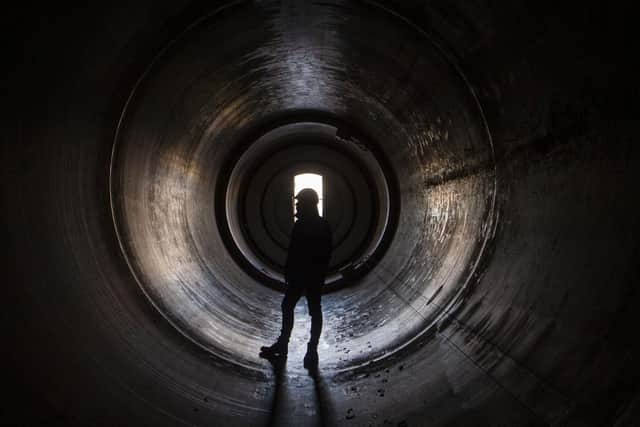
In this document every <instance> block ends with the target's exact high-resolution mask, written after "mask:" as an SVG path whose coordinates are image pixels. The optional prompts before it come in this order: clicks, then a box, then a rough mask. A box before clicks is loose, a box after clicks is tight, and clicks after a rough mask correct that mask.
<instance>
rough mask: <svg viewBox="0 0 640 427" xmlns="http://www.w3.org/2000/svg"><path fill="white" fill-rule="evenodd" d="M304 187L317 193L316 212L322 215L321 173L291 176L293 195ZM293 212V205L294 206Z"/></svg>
mask: <svg viewBox="0 0 640 427" xmlns="http://www.w3.org/2000/svg"><path fill="white" fill-rule="evenodd" d="M305 188H311V189H312V190H314V191H315V192H316V193H318V199H320V201H319V202H318V213H319V214H320V216H322V213H323V210H322V199H323V195H322V175H318V174H315V173H301V174H300V175H296V176H295V177H293V194H294V196H295V195H296V194H298V193H299V192H300V190H303V189H305ZM294 213H295V207H294Z"/></svg>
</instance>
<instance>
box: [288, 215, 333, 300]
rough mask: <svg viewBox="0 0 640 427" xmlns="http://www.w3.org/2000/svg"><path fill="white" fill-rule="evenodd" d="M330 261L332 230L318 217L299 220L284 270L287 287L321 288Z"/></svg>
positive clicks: (293, 233)
mask: <svg viewBox="0 0 640 427" xmlns="http://www.w3.org/2000/svg"><path fill="white" fill-rule="evenodd" d="M330 258H331V228H330V227H329V223H328V222H327V220H326V219H324V218H322V217H321V216H319V215H308V216H305V217H303V218H300V219H299V220H298V221H296V223H295V224H294V226H293V231H292V232H291V243H290V245H289V253H288V255H287V264H286V267H285V280H286V282H287V284H288V285H289V286H303V287H305V288H312V287H313V288H315V287H321V286H322V284H323V282H324V277H325V274H326V272H327V268H328V266H329V259H330Z"/></svg>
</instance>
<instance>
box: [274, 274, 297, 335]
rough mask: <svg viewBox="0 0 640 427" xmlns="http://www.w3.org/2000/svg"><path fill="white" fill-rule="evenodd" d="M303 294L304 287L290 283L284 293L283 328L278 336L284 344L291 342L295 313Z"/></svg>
mask: <svg viewBox="0 0 640 427" xmlns="http://www.w3.org/2000/svg"><path fill="white" fill-rule="evenodd" d="M301 296H302V289H301V288H299V287H297V286H291V285H289V286H288V287H287V290H286V291H285V293H284V298H283V299H282V305H281V308H282V329H281V330H280V338H278V342H281V343H282V344H284V345H287V344H289V337H291V330H292V329H293V320H294V319H293V313H294V311H295V308H296V304H297V303H298V301H299V300H300V297H301Z"/></svg>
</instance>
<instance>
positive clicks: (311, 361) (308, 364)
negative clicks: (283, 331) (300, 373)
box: [304, 286, 322, 369]
mask: <svg viewBox="0 0 640 427" xmlns="http://www.w3.org/2000/svg"><path fill="white" fill-rule="evenodd" d="M320 296H321V291H320V287H319V286H318V287H314V288H313V289H308V290H307V304H308V306H309V314H311V338H310V339H309V344H307V354H306V355H305V356H304V366H305V368H310V369H311V368H315V367H316V366H317V365H318V341H319V340H320V333H321V332H322V305H321V304H320Z"/></svg>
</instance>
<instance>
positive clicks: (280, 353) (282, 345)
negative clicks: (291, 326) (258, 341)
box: [260, 338, 289, 358]
mask: <svg viewBox="0 0 640 427" xmlns="http://www.w3.org/2000/svg"><path fill="white" fill-rule="evenodd" d="M288 347H289V343H288V342H287V341H285V340H282V339H280V338H278V340H277V341H276V342H275V343H273V344H272V345H270V346H268V347H260V356H261V357H266V358H269V357H287V351H288Z"/></svg>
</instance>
